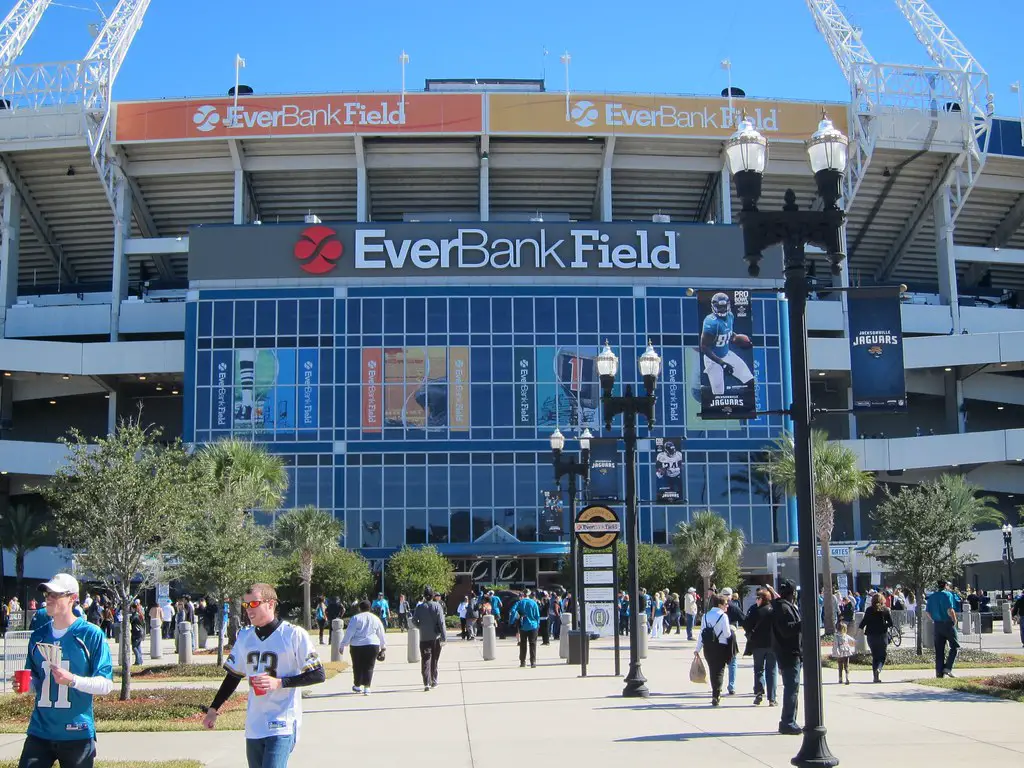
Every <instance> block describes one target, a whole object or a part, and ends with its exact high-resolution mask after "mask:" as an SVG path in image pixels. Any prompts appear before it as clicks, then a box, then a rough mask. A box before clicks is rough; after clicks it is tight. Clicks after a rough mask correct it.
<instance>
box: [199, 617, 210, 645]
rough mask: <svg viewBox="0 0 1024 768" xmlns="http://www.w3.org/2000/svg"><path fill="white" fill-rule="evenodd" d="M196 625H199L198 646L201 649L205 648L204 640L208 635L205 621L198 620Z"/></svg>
mask: <svg viewBox="0 0 1024 768" xmlns="http://www.w3.org/2000/svg"><path fill="white" fill-rule="evenodd" d="M198 626H199V647H200V648H202V649H203V650H206V641H207V640H208V639H209V637H210V635H209V633H208V632H207V631H206V622H205V621H200V622H199V623H198Z"/></svg>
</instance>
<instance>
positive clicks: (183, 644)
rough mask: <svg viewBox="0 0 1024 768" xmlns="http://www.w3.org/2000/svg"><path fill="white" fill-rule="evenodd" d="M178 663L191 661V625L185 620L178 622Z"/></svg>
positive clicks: (189, 662)
mask: <svg viewBox="0 0 1024 768" xmlns="http://www.w3.org/2000/svg"><path fill="white" fill-rule="evenodd" d="M178 663H179V664H191V663H192V625H191V624H190V623H189V622H187V621H179V622H178Z"/></svg>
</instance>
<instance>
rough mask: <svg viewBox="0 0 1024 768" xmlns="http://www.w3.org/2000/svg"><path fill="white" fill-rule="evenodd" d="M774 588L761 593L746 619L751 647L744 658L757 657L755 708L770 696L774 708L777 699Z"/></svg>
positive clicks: (746, 630) (761, 590)
mask: <svg viewBox="0 0 1024 768" xmlns="http://www.w3.org/2000/svg"><path fill="white" fill-rule="evenodd" d="M769 589H770V587H761V588H760V589H758V590H757V599H756V601H755V602H754V604H753V605H752V606H750V610H749V611H747V616H746V618H745V619H744V620H743V629H744V631H745V632H746V633H747V648H746V651H745V652H744V655H748V654H750V655H752V656H753V657H754V706H758V705H759V704H760V703H761V702H762V701H764V697H765V694H766V693H767V695H768V706H769V707H774V706H775V705H776V704H777V703H778V700H777V699H776V681H777V678H776V674H775V663H776V662H775V653H774V652H773V651H772V594H771V592H770V591H769Z"/></svg>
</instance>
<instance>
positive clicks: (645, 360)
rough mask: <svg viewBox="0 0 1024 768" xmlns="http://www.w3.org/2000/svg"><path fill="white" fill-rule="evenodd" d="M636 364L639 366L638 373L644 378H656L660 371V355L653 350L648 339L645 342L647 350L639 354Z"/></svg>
mask: <svg viewBox="0 0 1024 768" xmlns="http://www.w3.org/2000/svg"><path fill="white" fill-rule="evenodd" d="M637 364H638V365H639V366H640V375H641V376H643V377H644V378H646V377H648V376H653V377H654V378H658V374H659V373H661V356H660V355H659V354H658V353H657V352H655V351H654V345H653V344H651V342H650V341H648V342H647V350H646V351H645V352H644V353H643V354H642V355H640V359H639V360H638V361H637Z"/></svg>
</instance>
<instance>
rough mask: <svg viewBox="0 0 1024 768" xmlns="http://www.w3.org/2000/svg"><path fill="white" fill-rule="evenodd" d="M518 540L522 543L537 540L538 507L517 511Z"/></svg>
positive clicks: (521, 508) (522, 508)
mask: <svg viewBox="0 0 1024 768" xmlns="http://www.w3.org/2000/svg"><path fill="white" fill-rule="evenodd" d="M516 538H517V539H519V540H520V541H536V540H537V508H536V507H519V508H518V509H517V510H516Z"/></svg>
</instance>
